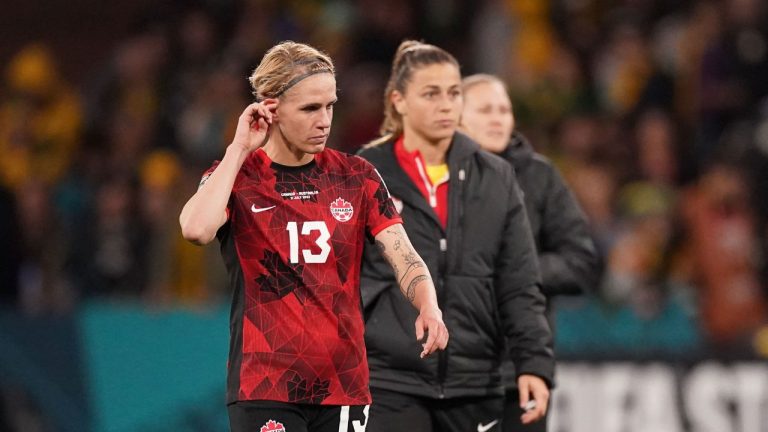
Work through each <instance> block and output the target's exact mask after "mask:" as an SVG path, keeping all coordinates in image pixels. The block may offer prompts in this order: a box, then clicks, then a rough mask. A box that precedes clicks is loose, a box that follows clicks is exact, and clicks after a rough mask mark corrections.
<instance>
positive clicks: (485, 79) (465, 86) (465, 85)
mask: <svg viewBox="0 0 768 432" xmlns="http://www.w3.org/2000/svg"><path fill="white" fill-rule="evenodd" d="M478 84H498V85H500V86H501V88H503V89H504V90H505V91H506V90H507V85H506V84H505V83H504V81H502V80H501V78H499V77H497V76H496V75H490V74H483V73H479V74H474V75H469V76H467V77H464V79H463V80H461V90H462V91H464V93H466V92H467V90H469V89H470V88H472V87H474V86H476V85H478Z"/></svg>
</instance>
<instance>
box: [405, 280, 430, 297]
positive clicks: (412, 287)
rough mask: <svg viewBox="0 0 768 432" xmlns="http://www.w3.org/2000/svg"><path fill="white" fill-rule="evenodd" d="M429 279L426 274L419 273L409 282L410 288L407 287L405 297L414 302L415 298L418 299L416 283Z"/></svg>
mask: <svg viewBox="0 0 768 432" xmlns="http://www.w3.org/2000/svg"><path fill="white" fill-rule="evenodd" d="M427 279H429V278H428V277H427V276H426V275H418V276H416V277H415V278H413V279H411V283H409V284H408V288H406V289H405V297H406V298H407V299H408V301H410V302H411V303H413V300H415V299H416V285H417V284H418V283H419V282H421V281H423V280H427Z"/></svg>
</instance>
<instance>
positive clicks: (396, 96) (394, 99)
mask: <svg viewBox="0 0 768 432" xmlns="http://www.w3.org/2000/svg"><path fill="white" fill-rule="evenodd" d="M389 102H390V103H391V104H392V105H393V106H394V107H395V111H397V113H398V114H400V115H401V116H403V115H405V114H406V113H407V112H408V110H407V109H406V108H407V104H406V103H405V97H403V94H402V93H400V92H399V91H397V90H393V91H392V93H390V94H389Z"/></svg>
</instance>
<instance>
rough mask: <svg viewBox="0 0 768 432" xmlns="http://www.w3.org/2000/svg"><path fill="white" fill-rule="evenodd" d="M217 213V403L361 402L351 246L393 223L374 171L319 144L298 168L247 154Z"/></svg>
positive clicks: (362, 371) (362, 370) (358, 252)
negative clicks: (223, 377) (222, 292)
mask: <svg viewBox="0 0 768 432" xmlns="http://www.w3.org/2000/svg"><path fill="white" fill-rule="evenodd" d="M215 167H216V164H214V166H213V167H212V168H211V169H210V170H209V173H210V172H212V171H213V170H214V169H215ZM207 174H208V173H206V175H207ZM227 214H228V220H227V223H226V224H224V226H222V227H221V229H220V230H219V232H218V233H217V237H218V239H219V241H220V242H221V250H222V254H223V256H224V260H225V263H226V265H227V269H228V271H229V278H230V283H231V285H232V286H233V287H234V300H233V305H232V313H231V320H230V321H231V322H230V331H231V338H230V350H229V363H228V365H229V370H228V379H227V400H228V402H234V401H239V400H275V401H282V402H293V403H309V404H326V405H363V404H369V403H370V402H371V397H370V393H369V390H368V363H367V360H366V351H365V344H364V339H363V329H364V324H363V318H362V310H361V300H360V289H359V283H360V260H361V256H362V249H363V242H364V239H365V238H366V235H368V236H370V237H371V238H372V237H373V236H375V235H376V234H377V233H378V232H380V231H381V230H383V229H384V228H386V227H388V226H391V225H393V224H396V223H401V222H402V221H401V219H400V217H399V216H398V214H397V211H396V210H395V207H394V204H393V203H392V200H391V199H390V197H389V193H388V192H387V189H386V187H385V186H384V183H383V180H382V179H381V177H380V176H379V175H378V173H377V172H376V170H375V169H374V168H373V166H372V165H371V164H369V163H368V162H366V161H365V160H363V159H361V158H359V157H357V156H352V155H347V154H344V153H340V152H337V151H334V150H330V149H326V150H324V151H323V152H321V153H319V154H317V155H316V156H315V158H314V160H313V161H312V162H310V163H309V164H306V165H303V166H299V167H289V166H282V165H278V164H276V163H273V162H272V161H271V160H270V159H269V157H268V156H267V155H266V153H264V152H263V151H262V150H257V151H256V152H254V153H252V154H251V155H250V156H249V157H248V159H247V160H246V161H245V163H244V164H243V166H242V168H241V169H240V172H239V173H238V175H237V178H236V180H235V183H234V186H233V189H232V194H231V196H230V200H229V204H228V206H227Z"/></svg>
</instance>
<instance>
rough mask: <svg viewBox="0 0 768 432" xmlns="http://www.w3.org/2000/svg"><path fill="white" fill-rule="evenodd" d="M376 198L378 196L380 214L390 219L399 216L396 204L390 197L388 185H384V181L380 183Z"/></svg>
mask: <svg viewBox="0 0 768 432" xmlns="http://www.w3.org/2000/svg"><path fill="white" fill-rule="evenodd" d="M374 198H376V201H377V202H378V203H379V214H380V215H384V216H386V217H387V218H390V219H392V218H394V217H397V216H398V213H397V209H396V208H395V204H394V203H393V202H392V200H391V199H389V192H388V191H387V187H386V186H384V183H381V182H380V183H379V187H378V188H377V189H376V193H375V194H374Z"/></svg>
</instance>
